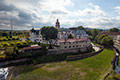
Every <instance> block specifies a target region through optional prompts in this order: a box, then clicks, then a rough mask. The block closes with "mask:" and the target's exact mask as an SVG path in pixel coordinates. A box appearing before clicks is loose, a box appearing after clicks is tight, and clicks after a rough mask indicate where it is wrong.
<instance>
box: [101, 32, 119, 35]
mask: <svg viewBox="0 0 120 80" xmlns="http://www.w3.org/2000/svg"><path fill="white" fill-rule="evenodd" d="M100 34H105V35H120V32H101V33H100Z"/></svg>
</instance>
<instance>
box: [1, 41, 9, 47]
mask: <svg viewBox="0 0 120 80" xmlns="http://www.w3.org/2000/svg"><path fill="white" fill-rule="evenodd" d="M2 45H3V47H9V46H10V44H9V43H8V42H3V43H2Z"/></svg>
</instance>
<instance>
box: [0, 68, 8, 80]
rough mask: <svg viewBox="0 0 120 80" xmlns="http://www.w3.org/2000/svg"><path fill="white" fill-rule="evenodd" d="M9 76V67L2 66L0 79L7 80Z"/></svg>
mask: <svg viewBox="0 0 120 80" xmlns="http://www.w3.org/2000/svg"><path fill="white" fill-rule="evenodd" d="M7 76H8V68H1V69H0V80H6V78H7Z"/></svg>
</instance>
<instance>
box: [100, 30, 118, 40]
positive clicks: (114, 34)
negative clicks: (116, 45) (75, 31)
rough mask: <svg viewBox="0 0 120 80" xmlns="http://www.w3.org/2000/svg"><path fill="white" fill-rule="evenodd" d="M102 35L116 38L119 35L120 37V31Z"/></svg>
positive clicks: (104, 32) (106, 32) (105, 32)
mask: <svg viewBox="0 0 120 80" xmlns="http://www.w3.org/2000/svg"><path fill="white" fill-rule="evenodd" d="M100 34H105V35H108V36H110V37H111V38H113V39H114V38H116V37H117V36H118V35H120V31H119V32H108V31H103V32H101V33H100Z"/></svg>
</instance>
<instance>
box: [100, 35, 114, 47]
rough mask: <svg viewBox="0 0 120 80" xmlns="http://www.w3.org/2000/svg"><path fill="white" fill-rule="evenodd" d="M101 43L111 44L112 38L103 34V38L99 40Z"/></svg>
mask: <svg viewBox="0 0 120 80" xmlns="http://www.w3.org/2000/svg"><path fill="white" fill-rule="evenodd" d="M101 44H102V45H105V46H108V47H109V46H113V44H114V43H113V39H112V38H111V37H109V36H105V37H103V39H102V40H101Z"/></svg>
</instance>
